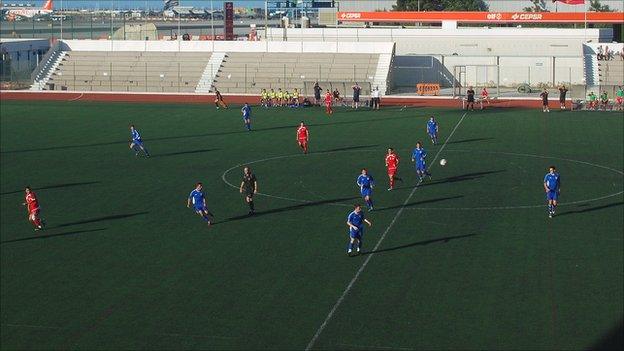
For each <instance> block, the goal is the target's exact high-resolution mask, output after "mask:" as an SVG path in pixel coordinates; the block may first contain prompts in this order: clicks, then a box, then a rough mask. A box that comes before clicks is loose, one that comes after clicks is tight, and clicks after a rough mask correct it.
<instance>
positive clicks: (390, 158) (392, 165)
mask: <svg viewBox="0 0 624 351" xmlns="http://www.w3.org/2000/svg"><path fill="white" fill-rule="evenodd" d="M386 168H387V169H388V179H389V180H390V187H389V188H388V191H390V190H392V189H394V181H395V180H399V181H401V180H402V179H401V178H399V177H397V176H396V173H397V170H398V169H399V155H397V154H396V153H395V152H394V149H393V148H389V149H388V154H386Z"/></svg>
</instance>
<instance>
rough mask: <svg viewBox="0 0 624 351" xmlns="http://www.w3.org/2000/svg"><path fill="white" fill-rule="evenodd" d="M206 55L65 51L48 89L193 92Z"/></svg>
mask: <svg viewBox="0 0 624 351" xmlns="http://www.w3.org/2000/svg"><path fill="white" fill-rule="evenodd" d="M210 56H211V54H210V53H206V52H197V53H193V52H127V51H109V52H106V51H104V52H102V51H69V52H66V53H65V55H64V59H63V61H62V62H61V63H60V64H59V65H58V66H57V67H56V70H55V71H54V72H53V73H52V75H51V77H50V79H49V80H48V81H47V87H48V90H76V91H141V92H194V91H195V89H196V86H197V83H198V82H199V79H200V77H201V76H202V72H203V71H204V69H205V68H206V64H207V63H208V60H209V59H210Z"/></svg>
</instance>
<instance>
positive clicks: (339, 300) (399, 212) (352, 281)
mask: <svg viewBox="0 0 624 351" xmlns="http://www.w3.org/2000/svg"><path fill="white" fill-rule="evenodd" d="M466 114H467V112H464V114H463V115H462V117H461V118H460V119H459V122H457V124H456V125H455V128H453V130H452V131H451V133H450V134H449V136H448V137H447V138H446V140H445V141H444V144H442V147H440V150H438V152H437V153H436V155H435V156H434V157H433V161H431V164H430V166H429V168H431V166H433V165H434V164H435V161H436V160H437V159H438V156H439V155H440V153H441V152H442V150H444V148H445V147H446V144H447V143H448V141H449V140H451V137H452V136H453V134H455V131H456V130H457V128H458V127H459V125H460V124H461V123H462V122H463V120H464V118H465V117H466ZM420 184H421V181H419V182H418V183H417V184H416V186H415V187H414V189H412V191H411V192H410V194H409V196H408V197H407V198H406V199H405V201H403V205H402V206H401V208H399V210H398V211H397V213H396V214H395V215H394V217H393V218H392V221H390V224H389V225H388V227H387V228H386V230H384V232H383V234H382V235H381V237H380V238H379V240H378V241H377V244H375V247H373V250H372V251H371V253H370V254H369V255H368V257H366V259H365V260H364V262H363V263H362V265H361V266H360V268H359V269H358V270H357V272H355V276H353V279H351V281H350V282H349V284H348V285H347V287H346V288H345V289H344V291H343V292H342V295H340V297H339V298H338V301H336V303H335V304H334V306H333V307H332V309H331V310H330V311H329V314H327V317H325V320H324V321H323V323H322V324H321V325H320V326H319V327H318V329H317V330H316V333H314V336H313V337H312V339H311V340H310V342H309V343H308V345H307V346H306V348H305V349H306V351H307V350H310V349H312V347H313V346H314V344H315V343H316V341H317V340H318V338H319V336H320V335H321V333H322V332H323V330H324V329H325V327H326V326H327V324H328V323H329V321H330V320H331V319H332V317H333V316H334V313H335V312H336V310H337V309H338V307H340V305H341V304H342V301H344V299H345V298H346V297H347V295H348V294H349V291H351V288H353V285H354V284H355V282H356V281H357V280H358V278H359V277H360V274H362V272H364V269H365V268H366V266H367V265H368V262H370V260H371V258H373V256H374V255H375V251H377V249H378V248H379V246H380V245H381V243H382V242H383V241H384V239H385V238H386V235H387V234H388V232H389V231H390V229H392V227H393V226H394V223H396V221H397V219H399V217H401V214H402V213H403V210H405V206H407V203H408V202H409V201H410V200H411V199H412V196H414V194H415V193H416V190H418V186H419V185H420Z"/></svg>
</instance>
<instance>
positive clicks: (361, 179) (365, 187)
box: [23, 103, 561, 256]
mask: <svg viewBox="0 0 624 351" xmlns="http://www.w3.org/2000/svg"><path fill="white" fill-rule="evenodd" d="M241 113H242V116H243V122H244V125H245V128H246V129H247V130H249V131H250V130H251V107H250V106H249V104H247V103H246V104H245V105H244V106H243V107H242V109H241ZM425 128H426V133H427V135H428V136H429V139H430V140H431V143H432V144H433V145H436V144H438V134H439V125H438V123H437V121H436V119H435V117H433V116H431V117H430V118H429V120H428V121H427V124H426V127H425ZM130 137H131V141H130V143H129V147H130V149H131V150H133V151H134V152H135V156H137V157H138V156H139V155H140V152H143V154H144V155H145V157H149V156H150V154H149V152H148V151H147V148H146V147H145V144H144V142H143V139H142V137H141V133H140V132H139V131H138V129H137V128H135V126H134V125H130ZM295 139H296V141H297V145H298V147H299V148H301V150H302V151H303V153H304V154H307V153H308V145H309V141H310V132H309V128H308V126H307V125H306V124H305V122H303V121H301V123H300V124H299V126H297V129H296V132H295ZM426 159H427V151H426V150H425V148H424V146H423V143H422V142H421V141H417V142H416V147H415V148H414V149H413V150H412V153H411V161H412V162H414V167H415V168H414V170H415V173H416V176H417V183H416V186H418V185H420V183H422V182H423V181H424V180H425V179H426V178H427V177H428V178H429V179H431V178H432V176H431V173H429V168H428V167H427V161H426ZM384 164H385V166H386V171H387V175H388V185H389V187H388V191H392V190H393V189H394V185H395V182H396V181H401V182H402V181H403V179H402V178H400V177H399V176H398V169H399V164H400V157H399V155H398V154H397V153H396V151H395V150H394V148H388V149H387V153H386V155H385V159H384ZM242 173H243V176H242V180H241V184H240V187H239V192H240V193H241V194H243V196H244V201H245V203H246V204H247V206H248V207H249V212H248V215H250V216H251V215H253V214H254V213H255V205H254V195H255V194H257V193H258V179H257V177H256V175H255V174H254V173H253V172H252V170H251V168H250V167H249V166H245V167H243V170H242ZM356 184H357V186H358V188H359V190H360V195H361V196H362V199H363V200H364V202H365V203H366V206H367V207H368V210H369V211H373V209H374V204H373V198H372V196H373V188H374V186H375V181H374V178H373V176H372V175H371V174H370V173H369V172H368V170H367V169H366V168H364V169H361V171H360V174H359V175H358V177H357V178H356ZM543 186H544V190H545V192H546V200H547V206H548V216H549V217H550V218H552V217H553V216H554V215H555V209H556V206H557V200H558V197H559V193H560V190H561V179H560V176H559V174H558V173H557V172H556V170H555V167H554V166H550V167H549V170H548V173H547V174H546V175H545V176H544V181H543ZM203 189H204V188H203V184H202V183H201V182H198V183H196V184H195V188H194V189H193V190H192V191H191V192H190V194H189V196H188V198H187V203H186V206H187V207H188V208H191V206H192V208H193V211H194V212H195V213H196V214H197V215H199V216H200V217H201V218H202V219H203V220H204V221H205V222H206V223H207V224H208V225H209V226H210V225H211V224H212V223H213V221H214V215H213V213H212V212H211V211H210V210H209V209H208V205H207V202H206V195H205V193H204V191H203ZM23 205H24V206H26V207H27V210H28V220H29V221H30V222H31V223H32V225H33V226H34V227H35V230H36V231H37V230H41V229H43V227H44V225H45V222H44V221H43V219H42V218H41V216H40V212H41V208H40V206H39V201H38V199H37V196H36V194H35V192H34V191H33V190H32V189H31V187H30V186H27V187H26V188H25V202H24V203H23ZM364 224H368V225H369V226H371V225H372V222H371V221H369V220H368V219H366V218H365V215H364V212H363V211H362V207H361V205H360V204H355V205H354V209H353V211H352V212H350V213H349V214H348V216H347V226H348V228H349V243H348V248H347V254H348V255H349V256H351V255H352V254H353V252H354V250H355V253H356V254H359V253H360V251H361V248H362V238H363V234H364Z"/></svg>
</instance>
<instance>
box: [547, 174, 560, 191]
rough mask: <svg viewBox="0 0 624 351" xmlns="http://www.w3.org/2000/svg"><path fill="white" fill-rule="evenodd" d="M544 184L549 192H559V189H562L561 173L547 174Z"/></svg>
mask: <svg viewBox="0 0 624 351" xmlns="http://www.w3.org/2000/svg"><path fill="white" fill-rule="evenodd" d="M544 183H545V184H546V187H547V188H548V190H549V191H559V187H561V178H560V177H559V173H557V172H555V173H550V172H548V173H546V176H544Z"/></svg>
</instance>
